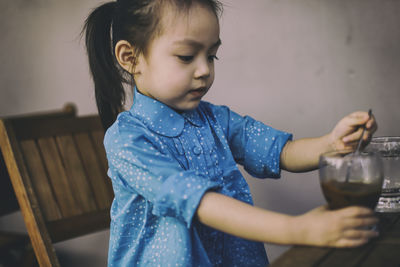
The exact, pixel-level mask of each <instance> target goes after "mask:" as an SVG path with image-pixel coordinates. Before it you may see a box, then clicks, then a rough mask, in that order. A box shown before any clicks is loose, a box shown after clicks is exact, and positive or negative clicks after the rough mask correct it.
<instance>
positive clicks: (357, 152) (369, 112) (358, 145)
mask: <svg viewBox="0 0 400 267" xmlns="http://www.w3.org/2000/svg"><path fill="white" fill-rule="evenodd" d="M371 116H372V109H369V110H368V120H369V119H370V118H371ZM366 128H367V127H366V126H365V125H364V127H363V130H362V133H361V137H360V140H358V144H357V148H356V151H355V152H354V154H360V148H361V144H362V142H363V138H364V133H365V129H366Z"/></svg>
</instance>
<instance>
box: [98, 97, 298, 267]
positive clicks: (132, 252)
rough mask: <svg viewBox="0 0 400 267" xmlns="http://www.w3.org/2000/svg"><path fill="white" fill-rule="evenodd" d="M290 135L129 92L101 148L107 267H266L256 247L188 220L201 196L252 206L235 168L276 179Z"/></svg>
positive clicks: (218, 109)
mask: <svg viewBox="0 0 400 267" xmlns="http://www.w3.org/2000/svg"><path fill="white" fill-rule="evenodd" d="M291 137H292V136H291V135H290V134H288V133H285V132H281V131H278V130H275V129H273V128H271V127H269V126H266V125H265V124H263V123H261V122H258V121H255V120H254V119H252V118H250V117H242V116H240V115H238V114H236V113H234V112H232V111H231V110H230V109H229V108H227V107H225V106H215V105H212V104H210V103H207V102H201V103H200V105H199V107H198V108H197V109H195V110H192V111H186V112H183V113H177V112H175V111H174V110H172V109H171V108H169V107H168V106H166V105H164V104H163V103H161V102H158V101H156V100H153V99H151V98H149V97H147V96H144V95H142V94H140V93H139V92H137V91H136V90H135V95H134V103H133V105H132V108H131V110H130V111H126V112H123V113H121V114H120V115H119V116H118V118H117V120H116V122H115V123H114V124H113V125H112V126H111V127H110V128H109V129H108V130H107V132H106V136H105V139H104V145H105V148H106V152H107V158H108V163H109V170H108V175H109V177H110V178H111V179H112V184H113V188H114V194H115V198H114V201H113V204H112V208H111V227H110V244H109V257H108V265H109V266H163V267H164V266H240V267H243V266H252V267H253V266H266V265H267V264H268V259H267V256H266V253H265V250H264V246H263V244H262V243H258V242H252V241H248V240H244V239H241V238H237V237H234V236H231V235H228V234H225V233H222V232H220V231H217V230H214V229H212V228H209V227H207V226H205V225H203V224H201V223H200V222H198V221H197V220H196V217H195V216H194V215H195V212H196V209H197V206H198V205H199V202H200V200H201V198H202V196H203V195H204V193H205V192H206V191H209V190H212V191H215V192H219V193H222V194H224V195H227V196H230V197H233V198H235V199H238V200H241V201H244V202H246V203H249V204H252V198H251V195H250V191H249V187H248V185H247V183H246V181H245V179H244V178H243V176H242V174H241V173H240V171H239V169H238V167H237V164H241V165H243V166H244V168H245V170H246V171H247V172H249V173H250V174H251V175H253V176H255V177H259V178H265V177H271V178H278V177H279V176H280V168H279V158H280V153H281V150H282V148H283V146H284V145H285V144H286V142H287V140H289V139H291Z"/></svg>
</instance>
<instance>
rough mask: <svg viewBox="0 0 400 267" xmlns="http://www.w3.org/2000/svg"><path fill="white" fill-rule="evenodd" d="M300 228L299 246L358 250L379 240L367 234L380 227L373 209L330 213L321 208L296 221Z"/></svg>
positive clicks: (301, 216) (374, 234)
mask: <svg viewBox="0 0 400 267" xmlns="http://www.w3.org/2000/svg"><path fill="white" fill-rule="evenodd" d="M295 218H296V219H295V220H296V221H297V222H296V223H298V225H299V227H300V229H299V230H300V231H299V232H298V233H299V234H300V235H299V238H300V239H299V240H298V241H299V242H296V243H299V244H303V245H313V246H326V247H356V246H360V245H363V244H365V243H367V242H368V241H369V240H370V239H371V238H374V237H377V236H378V232H376V231H374V230H368V229H371V228H373V226H374V225H376V224H377V223H378V219H377V218H376V217H375V216H374V212H373V210H371V209H368V208H364V207H356V206H353V207H347V208H343V209H340V210H329V209H328V208H327V207H326V206H320V207H318V208H315V209H313V210H311V211H309V212H307V213H305V214H302V215H299V216H296V217H295Z"/></svg>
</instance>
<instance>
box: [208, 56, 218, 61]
mask: <svg viewBox="0 0 400 267" xmlns="http://www.w3.org/2000/svg"><path fill="white" fill-rule="evenodd" d="M218 59H219V58H218V57H217V56H216V55H211V56H209V57H208V60H209V61H210V62H212V61H214V60H218Z"/></svg>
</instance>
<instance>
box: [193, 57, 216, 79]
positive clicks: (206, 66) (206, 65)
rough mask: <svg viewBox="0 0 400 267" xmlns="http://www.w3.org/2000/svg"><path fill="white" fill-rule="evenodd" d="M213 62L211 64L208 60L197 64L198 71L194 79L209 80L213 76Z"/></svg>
mask: <svg viewBox="0 0 400 267" xmlns="http://www.w3.org/2000/svg"><path fill="white" fill-rule="evenodd" d="M211 65H212V62H209V61H208V60H207V59H205V60H200V61H199V63H198V64H197V67H196V71H195V73H194V77H195V78H196V79H201V78H208V77H209V76H210V74H211V68H212V66H211Z"/></svg>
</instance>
